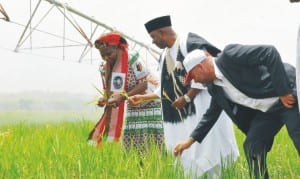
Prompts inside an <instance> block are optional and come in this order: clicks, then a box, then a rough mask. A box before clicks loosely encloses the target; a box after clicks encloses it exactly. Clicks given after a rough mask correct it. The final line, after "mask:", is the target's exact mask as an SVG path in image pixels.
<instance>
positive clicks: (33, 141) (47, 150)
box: [0, 112, 300, 179]
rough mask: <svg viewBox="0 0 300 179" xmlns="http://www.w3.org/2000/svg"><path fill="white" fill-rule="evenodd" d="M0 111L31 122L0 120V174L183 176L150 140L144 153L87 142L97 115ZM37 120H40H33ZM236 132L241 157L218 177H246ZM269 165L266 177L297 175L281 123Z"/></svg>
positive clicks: (105, 177)
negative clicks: (76, 117)
mask: <svg viewBox="0 0 300 179" xmlns="http://www.w3.org/2000/svg"><path fill="white" fill-rule="evenodd" d="M0 115H1V120H2V119H3V118H2V117H3V116H6V118H5V119H6V120H15V119H13V118H24V116H30V117H28V118H26V120H29V119H31V120H33V121H34V122H28V121H26V120H16V121H18V122H17V123H14V124H8V123H5V124H2V126H1V125H0V178H47V179H48V178H50V179H51V178H101V179H102V178H103V179H110V178H112V179H115V178H117V179H119V178H120V179H121V178H130V179H131V178H134V179H142V178H143V179H144V178H146V179H148V178H149V179H150V178H151V179H152V178H159V179H160V178H161V179H165V178H172V179H173V178H176V179H177V178H185V177H184V173H183V169H182V168H181V166H179V165H175V157H173V156H172V155H171V154H170V153H168V152H165V151H161V150H159V149H157V148H156V146H155V145H153V146H151V148H150V149H149V151H147V152H145V153H144V154H140V153H139V152H137V151H135V150H129V151H125V150H124V149H123V148H122V146H121V144H120V143H110V142H104V143H103V145H102V146H101V148H94V147H92V146H90V145H88V144H87V135H88V133H89V131H90V130H91V129H92V127H93V126H94V124H95V121H92V120H91V118H93V120H97V119H98V117H99V115H98V114H93V115H86V116H80V117H79V118H80V120H75V121H76V122H70V121H71V120H70V119H68V118H74V116H73V114H72V113H69V115H67V113H63V114H59V113H44V115H43V114H42V113H40V112H36V113H34V112H28V113H16V114H15V115H12V114H10V115H8V114H7V113H4V114H3V113H1V114H0ZM62 116H64V117H62ZM62 118H65V120H62ZM95 118H96V119H95ZM38 119H40V120H43V121H45V122H40V123H35V121H38ZM49 121H61V122H55V123H53V122H49ZM63 121H65V122H63ZM66 121H68V122H66ZM236 136H237V140H238V144H239V148H240V153H241V157H239V159H238V161H237V162H236V163H234V164H233V165H231V166H230V167H229V168H227V169H225V168H224V169H223V171H222V178H230V179H231V178H249V177H248V169H247V164H246V160H245V157H244V154H243V149H242V143H243V140H244V136H243V134H241V133H240V132H239V131H238V130H236ZM268 166H269V172H270V177H271V178H300V162H299V156H298V154H297V152H296V150H295V149H294V146H293V144H292V142H291V140H290V138H289V137H288V134H287V132H286V129H285V128H284V129H283V130H281V132H280V133H279V135H278V136H277V137H276V140H275V142H274V146H273V149H272V151H271V152H270V154H269V158H268ZM186 178H190V177H186ZM202 178H206V176H203V177H202Z"/></svg>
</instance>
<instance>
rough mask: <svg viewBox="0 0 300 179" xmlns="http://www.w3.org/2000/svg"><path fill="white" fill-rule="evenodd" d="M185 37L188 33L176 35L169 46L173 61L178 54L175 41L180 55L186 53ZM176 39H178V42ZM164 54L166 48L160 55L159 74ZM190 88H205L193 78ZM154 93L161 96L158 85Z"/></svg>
mask: <svg viewBox="0 0 300 179" xmlns="http://www.w3.org/2000/svg"><path fill="white" fill-rule="evenodd" d="M187 37H188V33H185V34H184V35H183V36H180V38H179V36H178V35H177V38H176V41H175V42H174V44H173V46H172V47H171V48H169V51H170V56H171V59H172V60H174V63H175V62H176V59H177V54H178V47H177V45H176V44H177V43H179V46H180V50H181V53H182V55H183V56H186V55H187V53H188V52H187V48H186V41H187ZM178 40H180V42H178ZM165 56H166V50H164V51H163V53H162V56H161V58H162V60H161V61H160V72H159V74H161V68H162V66H163V63H164V60H165ZM191 88H197V89H206V87H204V86H203V85H202V84H201V83H197V82H195V81H194V80H192V81H191ZM154 93H155V94H156V95H157V96H159V97H160V98H161V87H160V86H159V87H158V88H156V89H155V91H154Z"/></svg>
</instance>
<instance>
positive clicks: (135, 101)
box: [128, 94, 144, 106]
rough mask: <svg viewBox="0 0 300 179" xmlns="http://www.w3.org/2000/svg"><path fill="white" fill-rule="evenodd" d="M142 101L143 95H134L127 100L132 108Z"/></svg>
mask: <svg viewBox="0 0 300 179" xmlns="http://www.w3.org/2000/svg"><path fill="white" fill-rule="evenodd" d="M143 101H144V95H141V94H136V95H134V96H130V97H129V98H128V103H129V104H130V105H132V106H134V105H138V104H140V103H142V102H143Z"/></svg>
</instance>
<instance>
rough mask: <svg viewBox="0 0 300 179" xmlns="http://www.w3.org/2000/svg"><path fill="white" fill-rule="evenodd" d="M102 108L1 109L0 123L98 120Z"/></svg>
mask: <svg viewBox="0 0 300 179" xmlns="http://www.w3.org/2000/svg"><path fill="white" fill-rule="evenodd" d="M101 113H102V109H100V108H99V110H93V111H92V110H91V111H78V112H77V111H72V112H70V111H0V125H5V124H17V123H20V122H23V123H29V124H31V123H58V122H66V121H70V122H78V121H82V120H86V121H98V120H99V118H100V116H101Z"/></svg>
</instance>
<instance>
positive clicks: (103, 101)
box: [97, 98, 107, 107]
mask: <svg viewBox="0 0 300 179" xmlns="http://www.w3.org/2000/svg"><path fill="white" fill-rule="evenodd" d="M106 104H107V100H106V99H105V98H99V99H98V102H97V105H98V106H99V107H103V106H105V105H106Z"/></svg>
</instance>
